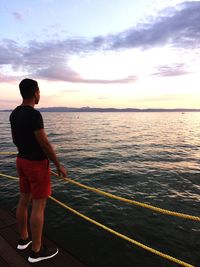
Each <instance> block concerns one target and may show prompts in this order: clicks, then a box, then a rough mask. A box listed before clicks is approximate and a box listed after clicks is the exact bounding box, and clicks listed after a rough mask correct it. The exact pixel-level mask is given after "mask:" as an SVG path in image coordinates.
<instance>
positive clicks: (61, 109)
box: [0, 107, 200, 112]
mask: <svg viewBox="0 0 200 267" xmlns="http://www.w3.org/2000/svg"><path fill="white" fill-rule="evenodd" d="M38 110H39V111H41V112H200V109H185V108H177V109H151V108H147V109H138V108H122V109H119V108H90V107H82V108H73V107H72V108H70V107H48V108H39V109H38ZM11 111H12V110H11V109H6V110H0V112H11Z"/></svg>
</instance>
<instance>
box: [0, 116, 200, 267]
mask: <svg viewBox="0 0 200 267" xmlns="http://www.w3.org/2000/svg"><path fill="white" fill-rule="evenodd" d="M8 117H9V114H8V113H0V131H1V150H2V151H6V150H10V151H13V150H14V149H15V148H14V147H13V145H12V143H11V136H10V129H9V123H8ZM43 117H44V122H45V128H46V131H47V134H48V137H49V139H50V141H51V142H52V143H53V144H54V146H55V148H56V150H57V152H58V155H59V157H60V159H61V161H62V162H63V164H65V165H66V166H67V167H68V170H69V176H70V178H72V179H76V180H78V181H80V182H83V183H85V184H89V185H90V186H94V187H97V188H100V189H102V190H105V191H109V192H111V193H113V194H116V195H119V196H123V197H127V198H132V199H135V200H138V201H142V202H145V203H149V204H152V205H156V206H159V207H161V208H166V209H170V210H175V211H180V212H184V213H188V214H192V215H199V202H200V197H199V196H200V182H199V181H200V180H199V179H200V178H199V174H200V171H199V163H200V153H199V147H200V113H185V114H182V113H43ZM0 164H1V167H0V169H1V171H2V172H3V171H4V172H6V173H10V174H14V175H15V174H16V173H15V167H14V157H10V156H7V157H2V156H0ZM0 186H1V187H0V198H1V203H4V204H6V205H10V206H12V207H14V206H15V204H16V201H17V197H16V196H17V192H18V189H17V185H16V183H15V182H13V181H5V180H1V182H0ZM53 191H54V195H55V197H57V198H59V199H61V200H62V201H63V202H65V203H68V204H69V205H71V206H72V207H74V208H75V209H77V210H79V211H80V212H83V213H85V214H86V215H89V216H91V217H92V218H94V219H96V220H98V221H100V222H102V223H105V224H106V225H108V226H110V227H112V228H114V229H116V230H119V231H120V232H122V233H124V234H126V235H128V236H130V237H132V238H134V239H136V240H138V241H141V242H143V243H144V244H147V245H150V246H152V247H154V248H156V249H159V250H161V251H163V252H165V253H168V254H170V255H172V256H175V257H178V258H180V259H182V260H185V261H188V262H190V263H191V264H197V263H199V262H200V256H199V255H200V238H199V237H200V227H199V226H200V225H199V223H196V222H189V221H186V220H182V219H177V218H173V217H168V216H163V215H161V214H157V213H154V212H153V213H152V211H148V210H144V209H141V208H138V207H134V206H130V205H128V204H124V203H121V202H119V201H114V200H110V199H108V198H105V197H103V196H98V195H96V194H94V193H91V192H88V191H86V190H83V189H79V188H77V187H75V186H73V185H70V184H67V183H65V182H62V181H60V180H57V179H56V178H53ZM10 192H12V194H11V193H10ZM8 195H9V197H8ZM47 218H48V233H49V234H50V233H51V232H52V230H54V229H57V228H58V227H59V231H56V234H55V235H54V236H53V238H54V239H56V240H57V241H58V242H59V243H61V244H62V245H63V246H65V247H67V248H68V249H69V250H70V251H71V252H72V253H74V254H76V255H78V256H79V257H80V258H81V259H82V260H84V261H85V262H87V264H88V266H92V267H93V266H95V267H100V266H104V267H107V266H109V267H110V266H111V267H112V266H113V267H117V266H120V267H121V266H123V267H129V266H137V267H138V266H142V267H144V266H145V267H146V266H150V267H154V266H155V267H160V266H167V267H168V266H175V264H172V263H170V262H168V261H166V260H163V259H161V258H159V257H157V256H153V255H151V254H150V253H147V252H144V251H143V250H141V249H139V248H136V247H134V246H132V245H130V244H127V243H126V242H124V241H121V240H118V239H117V240H116V238H114V237H112V236H111V235H108V234H107V233H105V232H104V231H101V230H98V229H97V228H96V227H94V226H92V225H90V224H88V223H86V222H83V221H82V220H81V219H78V218H77V217H76V216H73V215H71V214H69V213H65V212H64V210H63V209H62V208H59V207H57V205H55V204H52V203H51V204H49V206H48V209H47ZM155 230H156V231H155ZM77 240H78V241H77ZM86 240H87V247H86V246H85V245H86ZM111 248H112V249H111ZM91 255H93V256H91Z"/></svg>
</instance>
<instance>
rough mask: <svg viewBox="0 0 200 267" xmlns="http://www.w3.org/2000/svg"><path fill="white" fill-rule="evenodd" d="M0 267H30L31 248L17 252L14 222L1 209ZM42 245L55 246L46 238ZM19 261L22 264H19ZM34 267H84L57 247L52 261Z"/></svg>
mask: <svg viewBox="0 0 200 267" xmlns="http://www.w3.org/2000/svg"><path fill="white" fill-rule="evenodd" d="M0 226H1V227H0V267H25V266H32V265H31V264H30V263H28V260H27V259H28V256H29V254H30V250H31V246H29V248H27V249H25V250H22V251H18V250H16V245H17V242H18V240H19V234H18V230H17V224H16V220H15V219H14V218H13V216H12V215H11V214H10V213H8V212H6V211H5V210H3V209H0ZM43 243H44V244H46V245H47V246H49V247H56V244H55V243H54V242H52V241H50V240H49V239H47V238H45V237H44V238H43ZM20 259H21V261H22V263H21V262H20ZM34 266H35V267H66V266H68V267H86V266H85V265H84V264H83V263H81V262H80V261H79V260H78V259H76V258H75V257H74V256H73V255H71V254H70V253H69V252H67V251H66V250H65V249H63V248H60V247H59V253H58V254H57V255H56V256H55V257H53V258H52V259H49V260H45V261H41V262H38V263H34Z"/></svg>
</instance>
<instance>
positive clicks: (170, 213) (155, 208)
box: [52, 171, 200, 221]
mask: <svg viewBox="0 0 200 267" xmlns="http://www.w3.org/2000/svg"><path fill="white" fill-rule="evenodd" d="M52 173H53V174H55V175H56V176H58V174H57V173H55V172H54V171H52ZM62 179H64V180H66V181H68V182H70V183H72V184H75V185H77V186H80V187H82V188H85V189H88V190H91V191H93V192H95V193H98V194H101V195H104V196H107V197H110V198H114V199H117V200H120V201H123V202H126V203H129V204H133V205H137V206H140V207H143V208H146V209H151V210H153V211H156V212H160V213H163V214H167V215H171V216H176V217H180V218H183V219H188V220H193V221H200V217H198V216H193V215H188V214H184V213H179V212H175V211H170V210H165V209H161V208H158V207H155V206H151V205H149V204H145V203H142V202H138V201H135V200H132V199H127V198H124V197H119V196H116V195H113V194H110V193H108V192H105V191H102V190H100V189H97V188H94V187H90V186H88V185H84V184H81V183H79V182H76V181H74V180H71V179H69V178H62Z"/></svg>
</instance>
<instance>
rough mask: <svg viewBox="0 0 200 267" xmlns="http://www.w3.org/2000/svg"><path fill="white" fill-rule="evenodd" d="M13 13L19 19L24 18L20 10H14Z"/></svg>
mask: <svg viewBox="0 0 200 267" xmlns="http://www.w3.org/2000/svg"><path fill="white" fill-rule="evenodd" d="M12 15H13V17H14V18H15V19H16V20H18V21H20V20H22V19H23V15H22V14H21V13H20V12H16V11H15V12H12Z"/></svg>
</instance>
